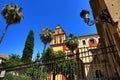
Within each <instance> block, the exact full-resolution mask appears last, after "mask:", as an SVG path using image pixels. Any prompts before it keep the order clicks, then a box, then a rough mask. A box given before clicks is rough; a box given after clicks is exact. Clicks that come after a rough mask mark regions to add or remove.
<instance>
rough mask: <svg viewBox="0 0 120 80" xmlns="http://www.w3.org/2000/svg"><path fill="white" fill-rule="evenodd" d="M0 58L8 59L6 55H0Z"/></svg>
mask: <svg viewBox="0 0 120 80" xmlns="http://www.w3.org/2000/svg"><path fill="white" fill-rule="evenodd" d="M0 58H2V59H8V58H9V57H8V56H6V55H4V54H0Z"/></svg>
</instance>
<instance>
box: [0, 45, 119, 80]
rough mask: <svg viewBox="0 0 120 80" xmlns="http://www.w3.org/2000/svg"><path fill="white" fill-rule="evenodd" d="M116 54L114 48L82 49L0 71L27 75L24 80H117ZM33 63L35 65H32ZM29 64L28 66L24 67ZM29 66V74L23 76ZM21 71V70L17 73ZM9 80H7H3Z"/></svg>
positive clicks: (113, 46) (15, 74)
mask: <svg viewBox="0 0 120 80" xmlns="http://www.w3.org/2000/svg"><path fill="white" fill-rule="evenodd" d="M117 60H118V51H117V49H116V48H115V45H112V46H107V47H83V48H79V53H72V54H69V55H66V56H59V57H55V58H50V59H46V60H45V59H44V60H43V59H40V60H39V61H37V62H33V63H31V64H30V63H27V64H22V65H17V66H14V67H7V68H1V69H0V70H1V71H2V70H6V71H7V74H8V73H11V74H12V75H14V76H20V75H24V76H27V77H28V79H27V78H26V79H25V80H119V70H118V69H119V67H120V66H119V65H117V64H118V63H117V62H118V61H117ZM36 63H39V65H38V66H36ZM28 65H29V66H28ZM28 67H29V71H30V70H31V72H30V73H26V70H27V69H28ZM21 69H22V70H21ZM3 80H9V79H3Z"/></svg>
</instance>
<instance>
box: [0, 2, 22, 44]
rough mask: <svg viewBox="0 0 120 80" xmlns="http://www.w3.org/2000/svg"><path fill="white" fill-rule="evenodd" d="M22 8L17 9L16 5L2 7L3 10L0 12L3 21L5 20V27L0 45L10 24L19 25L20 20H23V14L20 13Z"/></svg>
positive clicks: (0, 38)
mask: <svg viewBox="0 0 120 80" xmlns="http://www.w3.org/2000/svg"><path fill="white" fill-rule="evenodd" d="M21 11H22V8H21V7H20V8H18V6H17V5H16V4H11V5H4V7H3V10H2V12H1V14H2V16H3V17H4V19H6V24H7V25H6V27H5V29H4V31H3V34H2V36H1V37H0V43H1V42H2V39H3V37H4V35H5V33H6V31H7V29H8V26H9V25H11V24H16V23H20V21H21V19H22V18H24V16H23V14H22V13H21Z"/></svg>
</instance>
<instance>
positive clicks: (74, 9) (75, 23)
mask: <svg viewBox="0 0 120 80" xmlns="http://www.w3.org/2000/svg"><path fill="white" fill-rule="evenodd" d="M10 3H16V4H18V6H20V7H22V8H23V10H22V13H23V14H24V19H22V20H21V22H20V24H14V25H10V26H9V28H8V30H7V33H6V35H5V36H4V38H3V41H2V43H1V44H0V53H2V54H5V55H10V54H12V53H14V54H18V55H20V56H21V55H22V52H23V49H24V45H25V41H26V38H27V36H28V33H29V31H30V30H33V31H34V38H35V42H34V53H33V56H35V55H36V54H37V52H38V51H39V52H40V53H41V52H42V50H43V43H42V42H41V40H40V37H39V33H40V32H41V29H42V28H43V27H49V28H52V30H54V29H55V27H56V26H57V25H58V24H59V25H60V26H61V27H62V28H63V29H64V31H65V32H66V34H67V35H69V34H70V33H72V34H74V35H75V36H81V35H86V34H95V33H97V31H96V28H95V26H87V25H86V24H85V23H84V22H83V20H82V19H81V18H80V17H79V14H80V11H81V10H82V9H87V10H89V11H90V13H91V8H90V5H89V0H0V10H1V11H2V8H3V5H4V4H10ZM90 17H92V13H91V14H90ZM5 26H6V22H5V19H4V18H3V17H2V15H1V14H0V36H1V35H2V32H3V29H4V28H5ZM48 46H49V45H48Z"/></svg>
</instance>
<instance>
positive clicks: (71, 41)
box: [65, 34, 79, 53]
mask: <svg viewBox="0 0 120 80" xmlns="http://www.w3.org/2000/svg"><path fill="white" fill-rule="evenodd" d="M78 43H79V42H78V40H77V37H75V36H74V35H73V34H70V35H69V36H68V37H67V38H66V40H65V45H66V46H67V47H68V48H69V49H70V50H71V51H72V53H73V51H74V50H75V48H77V47H78Z"/></svg>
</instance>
